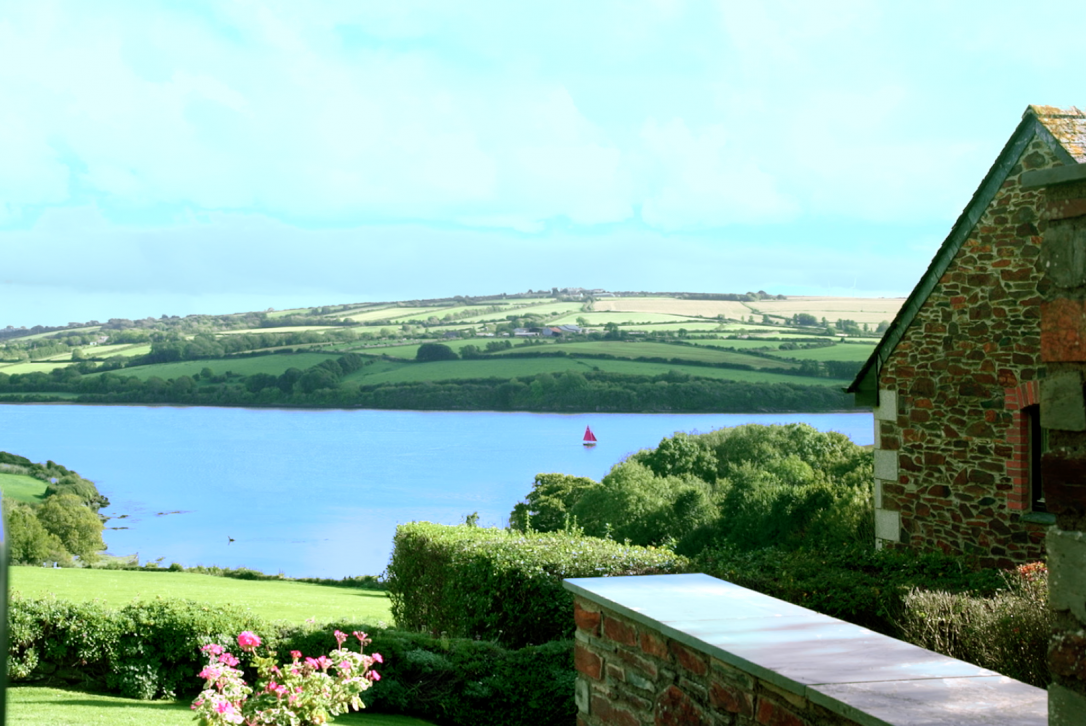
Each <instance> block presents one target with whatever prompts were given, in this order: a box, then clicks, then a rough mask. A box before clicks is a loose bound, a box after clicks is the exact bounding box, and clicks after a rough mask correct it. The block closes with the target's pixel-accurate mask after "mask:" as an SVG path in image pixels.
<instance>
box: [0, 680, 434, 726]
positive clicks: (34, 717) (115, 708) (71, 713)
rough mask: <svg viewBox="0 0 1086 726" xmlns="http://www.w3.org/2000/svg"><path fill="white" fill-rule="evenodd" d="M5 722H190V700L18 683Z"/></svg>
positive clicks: (386, 719)
mask: <svg viewBox="0 0 1086 726" xmlns="http://www.w3.org/2000/svg"><path fill="white" fill-rule="evenodd" d="M7 699H8V709H7V721H6V723H7V724H8V726H191V724H192V723H193V718H192V710H191V708H190V702H189V701H134V700H131V699H127V698H117V697H116V696H100V695H97V694H91V693H82V692H80V691H67V690H61V689H59V688H40V687H34V686H18V687H14V688H9V689H8V691H7ZM333 723H336V724H343V725H344V726H428V724H429V723H430V722H429V721H420V720H419V719H417V718H411V717H410V716H386V715H384V714H369V713H366V712H365V711H363V712H360V713H352V714H344V715H342V716H337V717H336V719H335V721H334V722H333Z"/></svg>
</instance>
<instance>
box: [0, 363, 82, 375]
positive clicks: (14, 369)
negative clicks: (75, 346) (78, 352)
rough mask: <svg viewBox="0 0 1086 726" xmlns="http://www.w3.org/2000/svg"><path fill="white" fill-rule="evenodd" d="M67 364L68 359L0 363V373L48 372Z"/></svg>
mask: <svg viewBox="0 0 1086 726" xmlns="http://www.w3.org/2000/svg"><path fill="white" fill-rule="evenodd" d="M67 365H68V361H58V362H56V363H49V362H39V361H34V362H33V363H30V362H27V363H0V373H7V374H8V375H11V376H13V375H15V374H16V373H48V372H49V371H51V370H53V369H54V368H64V367H65V366H67Z"/></svg>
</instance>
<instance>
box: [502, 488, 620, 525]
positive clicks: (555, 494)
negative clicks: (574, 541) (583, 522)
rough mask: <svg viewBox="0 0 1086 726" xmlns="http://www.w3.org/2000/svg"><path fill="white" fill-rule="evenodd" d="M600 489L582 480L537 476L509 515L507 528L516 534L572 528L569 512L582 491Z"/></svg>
mask: <svg viewBox="0 0 1086 726" xmlns="http://www.w3.org/2000/svg"><path fill="white" fill-rule="evenodd" d="M595 486H599V483H598V482H595V481H593V480H592V479H588V478H586V477H583V476H570V475H568V474H536V475H535V480H534V481H533V482H532V491H530V492H528V496H527V497H525V501H523V502H519V503H517V505H516V506H514V507H513V511H512V512H511V513H510V515H509V526H510V527H511V528H512V529H515V530H517V531H518V532H526V531H528V530H529V529H531V530H532V531H533V532H557V531H559V530H562V529H566V528H568V527H571V526H573V525H574V523H573V522H572V520H571V519H570V514H569V511H570V509H571V508H572V507H573V505H574V504H575V503H576V502H577V500H578V499H580V498H581V496H582V495H583V494H584V492H585V490H587V489H589V488H591V487H595Z"/></svg>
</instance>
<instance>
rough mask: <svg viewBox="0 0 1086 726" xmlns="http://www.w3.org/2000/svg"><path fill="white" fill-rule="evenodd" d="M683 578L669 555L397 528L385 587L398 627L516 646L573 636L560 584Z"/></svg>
mask: <svg viewBox="0 0 1086 726" xmlns="http://www.w3.org/2000/svg"><path fill="white" fill-rule="evenodd" d="M685 571H688V567H687V560H686V559H685V558H683V557H680V556H678V555H675V554H674V553H673V552H671V551H670V550H666V549H651V548H644V547H631V546H624V545H621V544H619V543H617V542H612V541H610V540H602V539H596V538H593V537H585V536H583V535H581V534H579V533H576V532H574V533H557V532H556V533H534V532H529V533H521V532H510V531H506V530H500V529H484V528H479V527H468V526H455V527H450V526H444V525H438V524H430V523H429V522H413V523H411V524H404V525H400V526H399V527H397V529H396V536H395V538H394V539H393V550H392V561H391V562H390V563H389V566H388V573H387V577H386V580H387V583H388V592H389V597H390V599H391V601H392V615H393V617H394V618H395V619H396V623H397V625H399V626H400V627H402V628H405V629H408V630H416V631H422V632H428V633H430V634H434V635H438V634H442V633H443V634H446V635H449V636H453V637H466V638H481V639H483V640H493V641H495V642H499V643H502V644H503V645H505V646H507V647H514V648H516V647H522V646H525V645H535V644H541V643H546V642H549V641H552V640H563V639H568V638H570V637H572V635H573V617H572V613H573V595H572V594H571V593H570V592H568V591H567V590H565V589H564V588H563V587H562V580H563V579H564V578H567V577H606V576H614V575H648V574H663V573H673V572H685Z"/></svg>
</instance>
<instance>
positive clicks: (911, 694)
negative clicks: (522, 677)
mask: <svg viewBox="0 0 1086 726" xmlns="http://www.w3.org/2000/svg"><path fill="white" fill-rule="evenodd" d="M566 588H567V589H569V590H572V591H573V592H574V595H575V604H574V612H573V616H574V619H575V621H576V625H577V630H576V635H575V637H576V644H575V651H574V661H575V664H576V669H577V673H578V677H577V685H576V701H577V708H578V716H577V725H578V726H670V725H672V724H675V725H677V724H687V725H690V726H755V725H756V724H760V725H762V726H854V725H859V724H863V726H872V725H873V724H941V723H948V724H949V723H953V724H957V726H1042V725H1043V724H1045V723H1046V720H1047V719H1046V713H1047V696H1046V694H1045V692H1044V691H1043V690H1041V689H1039V688H1034V687H1033V686H1029V685H1026V684H1024V683H1021V682H1019V681H1015V680H1013V679H1010V678H1006V677H1003V676H1000V675H999V674H997V673H993V672H992V671H986V670H984V669H981V668H978V667H977V666H973V665H970V664H968V663H963V662H961V661H957V660H954V659H953V658H948V657H946V656H942V655H939V654H937V653H932V652H930V651H926V650H924V649H922V648H918V647H916V646H913V645H909V644H907V643H903V642H901V641H898V640H894V639H893V638H889V637H887V636H884V635H880V634H878V633H873V632H872V631H869V630H866V629H864V628H861V627H859V626H856V625H852V624H850V623H845V622H842V621H839V620H836V619H834V618H831V617H828V616H825V615H820V614H818V613H815V612H812V611H810V610H806V609H804V608H801V607H799V606H796V605H792V604H790V603H785V602H783V601H780V600H777V599H775V598H772V597H769V596H767V595H762V594H760V593H756V592H753V591H751V590H747V589H745V588H742V587H739V586H737V585H733V584H731V583H728V582H724V581H722V580H717V579H715V578H712V577H708V576H707V575H699V574H689V575H655V576H645V577H606V578H579V579H571V580H566Z"/></svg>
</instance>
